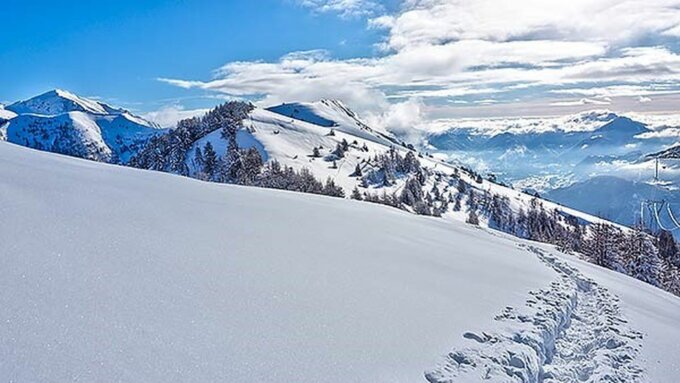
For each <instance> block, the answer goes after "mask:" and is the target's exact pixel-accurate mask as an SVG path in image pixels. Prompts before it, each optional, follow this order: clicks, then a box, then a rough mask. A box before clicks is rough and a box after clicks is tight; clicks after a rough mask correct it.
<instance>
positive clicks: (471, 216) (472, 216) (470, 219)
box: [465, 210, 479, 226]
mask: <svg viewBox="0 0 680 383" xmlns="http://www.w3.org/2000/svg"><path fill="white" fill-rule="evenodd" d="M465 222H467V223H469V224H471V225H475V226H477V225H479V216H477V213H476V212H475V211H474V210H470V212H469V213H468V216H467V219H466V220H465Z"/></svg>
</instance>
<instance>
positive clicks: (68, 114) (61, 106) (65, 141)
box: [0, 90, 161, 163]
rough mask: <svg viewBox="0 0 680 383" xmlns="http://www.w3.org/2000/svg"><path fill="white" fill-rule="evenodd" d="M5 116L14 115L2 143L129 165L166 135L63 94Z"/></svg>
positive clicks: (21, 105) (120, 111)
mask: <svg viewBox="0 0 680 383" xmlns="http://www.w3.org/2000/svg"><path fill="white" fill-rule="evenodd" d="M5 112H6V113H12V114H13V115H10V116H9V117H10V118H8V119H7V120H8V122H6V123H5V124H4V125H3V127H2V128H1V130H2V132H1V133H0V138H1V139H6V140H8V141H10V142H13V143H16V144H19V145H24V146H28V147H32V148H35V149H40V150H46V151H51V152H56V153H62V154H68V155H71V156H75V157H81V158H87V159H91V160H95V161H103V162H117V163H118V162H120V163H126V162H127V161H128V160H129V159H130V157H131V156H132V155H134V154H135V153H136V152H137V151H138V150H139V149H140V148H141V147H142V146H143V145H144V144H145V143H146V142H147V141H148V140H149V138H150V137H152V136H153V135H156V134H159V133H160V132H161V131H160V130H159V129H157V127H156V126H155V125H153V124H152V123H150V122H148V121H146V120H144V119H142V118H140V117H137V116H134V115H132V114H131V113H129V112H128V111H126V110H123V109H116V108H113V107H110V106H108V105H106V104H104V103H101V102H98V101H94V100H88V99H85V98H82V97H78V96H76V95H74V94H72V93H69V92H66V91H63V90H53V91H50V92H47V93H44V94H42V95H40V96H36V97H34V98H31V99H29V100H26V101H20V102H17V103H14V104H12V105H9V106H8V107H7V110H5ZM0 117H1V115H0Z"/></svg>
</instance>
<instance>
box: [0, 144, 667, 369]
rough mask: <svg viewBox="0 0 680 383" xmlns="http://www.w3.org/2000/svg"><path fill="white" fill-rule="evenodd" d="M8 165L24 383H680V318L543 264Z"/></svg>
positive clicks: (14, 318)
mask: <svg viewBox="0 0 680 383" xmlns="http://www.w3.org/2000/svg"><path fill="white" fill-rule="evenodd" d="M0 161H1V162H2V164H3V166H2V167H0V202H1V203H0V283H1V285H2V289H0V323H2V325H1V326H0V339H2V340H3V341H2V342H0V376H3V377H5V378H6V379H7V380H10V381H66V380H80V381H145V382H167V381H196V382H205V381H229V382H252V381H258V382H292V381H295V382H320V381H323V382H359V381H361V382H395V381H399V382H417V381H425V379H429V380H430V381H433V382H443V381H478V380H481V379H482V377H483V374H485V373H487V372H486V371H488V374H490V375H489V377H490V378H491V380H490V381H504V382H508V381H510V382H512V381H521V380H520V377H523V376H535V377H542V378H541V379H543V378H546V376H544V375H541V374H544V373H546V372H552V373H554V374H556V375H554V376H563V375H560V374H563V373H564V374H567V373H569V371H590V374H591V375H590V378H591V379H597V378H601V377H602V376H604V375H603V374H613V375H611V376H613V377H614V378H617V379H618V378H621V377H624V378H629V380H627V381H654V382H670V381H677V380H678V378H680V365H679V364H678V360H677V345H678V344H680V331H678V328H677V324H678V323H680V300H679V299H677V298H675V297H673V296H671V295H670V294H667V293H665V292H663V291H661V290H658V289H655V288H653V287H650V286H647V285H645V284H643V283H640V282H638V281H635V280H633V279H631V278H628V277H625V276H623V275H621V274H616V273H613V272H610V271H607V270H603V269H600V268H597V267H595V266H592V265H590V264H586V263H583V262H580V261H577V260H576V259H575V258H574V257H571V256H562V255H560V254H556V253H555V251H554V250H552V249H551V248H549V247H547V246H541V245H537V244H532V243H528V242H524V241H520V240H517V239H513V238H509V237H507V236H504V235H501V234H498V233H495V232H491V231H486V230H483V229H479V228H473V227H471V226H468V225H465V224H462V223H459V222H450V221H445V220H438V219H433V218H427V217H419V216H415V215H412V214H408V213H406V212H402V211H399V210H396V209H391V208H387V207H384V206H379V205H373V204H366V203H361V202H355V201H348V200H342V199H334V198H326V197H320V196H312V195H304V194H295V193H288V192H280V191H274V190H263V189H255V188H247V187H236V186H229V185H219V184H210V183H204V182H200V181H196V180H192V179H188V178H182V177H177V176H172V175H169V174H163V173H156V172H149V171H141V170H135V169H131V168H125V167H117V166H113V165H107V164H103V163H97V162H90V161H85V160H80V159H76V158H70V157H65V156H59V155H55V154H52V153H46V152H38V151H34V150H31V149H27V148H23V147H19V146H15V145H12V144H9V143H5V142H0ZM537 297H540V299H537ZM599 308H602V310H604V311H602V310H600V311H598V310H599ZM518 318H519V319H518ZM521 318H525V319H527V321H522V319H521ZM584 318H585V320H584ZM541 321H542V322H541ZM540 323H545V325H546V326H553V327H554V329H555V331H552V332H550V331H545V332H543V331H542V330H541V329H542V328H543V327H541V326H542V325H541V324H540ZM566 323H572V324H574V325H573V326H572V327H571V328H574V329H575V330H573V331H568V330H567V329H568V327H569V326H566V325H565V324H566ZM608 324H609V325H608ZM546 328H548V327H546ZM551 328H552V327H551ZM596 330H598V331H600V332H599V333H598V334H601V335H600V336H598V337H595V338H592V337H591V336H590V334H591V333H594V332H595V331H596ZM565 331H566V335H565ZM622 334H623V335H622ZM627 335H630V337H627ZM602 337H604V338H602ZM610 338H611V339H613V340H614V341H617V342H619V343H611V344H610V343H608V342H607V340H608V339H610ZM581 339H585V341H583V342H581V341H580V340H581ZM494 340H498V341H494ZM572 340H573V342H576V343H575V344H574V345H573V350H575V351H578V350H585V349H586V348H588V350H589V351H588V352H589V353H590V354H588V355H587V357H585V358H569V353H568V352H566V351H568V350H566V349H565V345H566V344H572ZM588 340H592V342H588ZM584 342H585V343H584ZM610 346H611V347H610ZM579 347H581V348H579ZM539 349H544V350H545V354H544V355H543V356H541V355H540V353H538V352H537V350H539ZM570 350H571V349H570ZM562 351H565V352H562ZM622 353H623V354H622ZM622 355H623V356H624V358H623V359H621V360H623V362H621V363H622V364H623V365H625V366H624V367H625V369H617V368H614V367H615V366H613V365H612V358H613V356H616V357H619V356H622ZM467 361H472V362H474V366H473V365H472V364H468V363H467ZM593 361H595V363H596V364H595V365H593ZM486 368H488V369H486ZM617 371H623V372H625V373H626V374H627V375H625V376H624V375H620V374H618V372H617ZM534 372H535V373H536V374H538V375H532V373H534ZM447 379H448V380H447ZM527 381H536V380H527ZM544 381H549V380H548V379H547V378H546V379H545V380H544ZM613 381H624V380H613Z"/></svg>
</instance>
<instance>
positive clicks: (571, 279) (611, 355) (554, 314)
mask: <svg viewBox="0 0 680 383" xmlns="http://www.w3.org/2000/svg"><path fill="white" fill-rule="evenodd" d="M520 246H522V247H525V248H526V249H527V250H529V251H531V252H533V253H535V254H536V255H537V256H538V257H539V259H540V260H541V261H543V262H544V263H545V264H546V265H548V266H549V267H551V268H552V269H554V270H555V271H556V272H557V274H558V279H557V280H555V281H553V282H552V283H551V284H550V285H549V286H548V287H547V288H544V289H541V290H538V291H532V292H530V293H529V295H530V297H529V298H528V299H527V300H526V302H525V305H524V307H522V308H519V309H517V308H513V307H506V308H505V309H503V310H502V312H501V313H500V314H499V315H498V316H496V318H495V319H496V320H497V321H500V322H503V324H505V325H507V326H506V327H505V328H506V330H505V331H502V332H500V333H485V332H482V333H472V332H468V333H465V334H464V335H463V337H464V338H467V339H469V340H471V341H473V342H475V343H473V345H472V346H470V347H467V348H464V349H460V350H454V351H452V352H450V353H449V354H448V355H447V356H446V357H445V359H444V361H443V362H441V364H440V365H439V366H438V367H437V368H435V369H433V370H432V371H428V372H426V373H425V378H426V379H427V380H428V381H429V382H431V383H448V382H459V381H467V380H468V379H471V380H488V381H490V382H508V383H510V382H522V383H534V382H537V383H538V382H542V383H557V382H560V383H562V382H610V383H630V382H633V383H635V382H641V381H643V380H644V371H643V370H642V368H641V367H640V366H639V364H638V363H637V357H638V354H639V350H640V349H641V347H642V346H641V343H642V334H641V333H639V332H637V331H634V330H632V329H631V328H630V327H629V326H628V323H627V321H626V319H625V318H623V316H622V315H621V312H620V309H619V305H618V298H617V297H616V296H614V295H613V294H612V293H610V292H609V291H608V290H607V289H605V288H604V287H602V286H600V285H598V284H597V283H596V282H594V281H593V280H591V279H589V278H587V277H585V276H584V275H583V274H581V273H580V272H579V271H578V270H577V269H576V268H574V267H572V266H570V265H568V264H567V263H566V262H563V261H561V260H559V259H557V258H556V257H554V256H553V255H550V254H548V253H546V252H544V251H543V250H541V249H539V248H537V247H533V246H524V245H520Z"/></svg>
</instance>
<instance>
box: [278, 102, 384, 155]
mask: <svg viewBox="0 0 680 383" xmlns="http://www.w3.org/2000/svg"><path fill="white" fill-rule="evenodd" d="M267 110H269V111H271V112H274V113H276V114H280V115H283V116H286V117H291V118H294V119H296V120H300V121H305V122H308V123H311V124H314V125H319V126H323V127H327V128H333V129H335V130H338V131H340V132H345V133H347V134H351V135H354V136H357V137H361V138H364V139H368V140H371V141H373V142H377V143H381V144H385V145H392V144H395V143H397V141H396V139H395V138H394V136H393V135H392V134H390V133H388V132H386V131H382V130H377V129H374V128H371V127H369V126H368V125H367V124H366V123H365V122H363V121H362V120H361V119H360V118H359V116H358V115H357V114H356V113H355V112H354V111H353V110H352V109H350V108H349V107H348V106H347V105H345V104H344V103H343V102H342V101H339V100H331V99H322V100H320V101H316V102H309V103H307V102H294V103H286V104H281V105H277V106H272V107H270V108H267Z"/></svg>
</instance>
